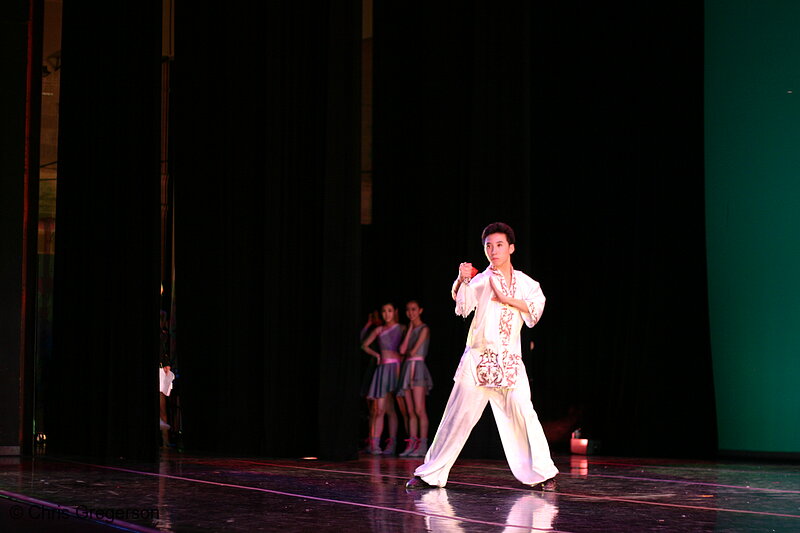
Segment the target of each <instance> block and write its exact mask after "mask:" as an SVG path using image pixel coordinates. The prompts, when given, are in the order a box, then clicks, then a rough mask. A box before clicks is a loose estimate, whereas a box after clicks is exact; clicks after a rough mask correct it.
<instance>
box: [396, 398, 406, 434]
mask: <svg viewBox="0 0 800 533" xmlns="http://www.w3.org/2000/svg"><path fill="white" fill-rule="evenodd" d="M392 396H394V395H392ZM397 408H398V409H399V410H400V416H402V417H403V428H404V429H405V430H406V434H409V429H408V417H409V415H410V411H409V410H408V409H407V408H406V402H404V401H403V397H400V398H397Z"/></svg>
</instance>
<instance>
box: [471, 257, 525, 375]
mask: <svg viewBox="0 0 800 533" xmlns="http://www.w3.org/2000/svg"><path fill="white" fill-rule="evenodd" d="M493 275H497V276H498V277H499V278H500V289H501V290H502V291H503V294H504V295H506V296H509V297H511V298H513V297H514V293H515V291H516V285H517V283H516V281H517V280H516V276H514V274H513V271H512V274H511V284H510V286H509V285H507V284H506V280H505V277H504V276H503V275H502V274H500V272H499V271H497V270H493ZM513 325H514V312H513V311H512V310H511V308H509V307H508V306H505V305H504V306H503V307H502V309H500V317H499V321H498V328H499V330H498V332H499V334H500V343H501V345H502V348H503V350H502V352H501V353H500V354H497V353H495V352H493V351H492V350H491V349H489V348H486V349H485V350H484V351H483V353H482V354H481V360H480V361H479V362H478V364H477V365H476V368H475V371H476V372H475V374H476V376H477V380H478V385H479V386H481V387H515V386H516V384H517V376H518V375H519V365H520V364H521V363H522V356H521V355H520V354H514V353H509V351H508V346H509V344H510V342H511V332H512V328H513Z"/></svg>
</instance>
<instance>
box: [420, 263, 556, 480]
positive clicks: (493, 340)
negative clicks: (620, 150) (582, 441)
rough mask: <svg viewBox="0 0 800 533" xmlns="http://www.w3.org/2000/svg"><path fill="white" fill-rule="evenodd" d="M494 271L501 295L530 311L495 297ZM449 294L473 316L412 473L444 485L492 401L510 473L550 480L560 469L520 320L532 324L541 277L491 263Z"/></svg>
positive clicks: (540, 298) (540, 306)
mask: <svg viewBox="0 0 800 533" xmlns="http://www.w3.org/2000/svg"><path fill="white" fill-rule="evenodd" d="M492 278H493V279H494V283H495V286H496V287H497V288H498V289H500V290H502V291H503V293H504V294H505V295H507V296H509V297H511V298H515V299H519V300H523V301H525V303H526V305H527V307H528V312H527V313H522V312H521V311H520V310H519V309H517V308H515V307H512V306H510V305H503V304H501V303H499V302H497V301H493V300H492V298H493V297H494V291H493V290H492V287H491V285H490V282H489V280H490V279H492ZM455 298H456V307H455V312H456V314H457V315H459V316H463V317H467V316H468V315H469V314H470V313H471V312H472V311H473V310H474V311H475V316H474V317H473V319H472V323H471V325H470V328H469V334H468V336H467V346H466V348H465V349H464V353H463V355H462V356H461V362H460V363H459V365H458V369H457V370H456V374H455V377H454V381H455V384H454V385H453V391H452V392H451V393H450V399H449V400H448V402H447V407H446V408H445V412H444V415H443V416H442V421H441V423H440V424H439V429H438V430H437V431H436V437H435V438H434V440H433V443H432V444H431V447H430V449H429V450H428V453H427V455H426V456H425V463H424V464H423V465H421V466H420V467H418V468H417V469H416V471H415V472H414V475H416V476H419V477H421V478H422V479H423V480H424V481H425V482H426V483H429V484H431V485H436V486H439V487H444V486H445V484H446V483H447V477H448V475H449V473H450V469H451V468H452V466H453V464H454V463H455V461H456V459H457V458H458V454H459V453H460V452H461V449H462V448H463V447H464V443H466V441H467V438H468V437H469V434H470V432H471V431H472V428H473V427H474V426H475V424H476V423H477V422H478V420H479V419H480V417H481V414H482V413H483V410H484V408H485V407H486V404H487V403H491V406H492V411H493V412H494V417H495V421H496V422H497V428H498V430H499V432H500V439H501V441H502V443H503V449H504V450H505V454H506V458H507V460H508V464H509V466H510V467H511V471H512V473H513V474H514V476H515V477H516V478H517V479H518V480H520V481H521V482H522V483H524V484H534V483H538V482H540V481H544V480H546V479H550V478H551V477H553V476H555V475H556V474H557V473H558V469H557V468H556V467H555V465H554V464H553V460H552V459H551V457H550V448H549V446H548V444H547V439H546V438H545V435H544V431H543V430H542V425H541V424H540V423H539V418H538V417H537V416H536V412H535V411H534V410H533V404H532V403H531V392H530V385H529V383H528V375H527V373H526V372H525V365H524V364H523V362H522V355H521V352H522V350H521V345H520V329H521V328H522V324H523V323H524V324H525V325H527V326H528V327H533V326H534V325H535V324H536V323H537V322H538V321H539V318H540V317H541V316H542V311H543V310H544V303H545V297H544V294H542V290H541V288H540V287H539V283H538V282H537V281H535V280H533V279H531V278H530V277H529V276H527V275H526V274H524V273H523V272H520V271H519V270H514V271H513V273H512V279H511V283H510V284H507V283H506V281H505V277H504V276H503V275H502V273H500V272H499V271H498V270H496V269H495V268H494V267H492V266H490V267H489V268H487V269H486V270H484V271H483V272H481V273H479V274H477V275H476V276H475V277H474V278H473V279H472V280H471V281H470V282H469V284H463V283H462V284H461V286H460V287H459V288H458V293H457V294H455Z"/></svg>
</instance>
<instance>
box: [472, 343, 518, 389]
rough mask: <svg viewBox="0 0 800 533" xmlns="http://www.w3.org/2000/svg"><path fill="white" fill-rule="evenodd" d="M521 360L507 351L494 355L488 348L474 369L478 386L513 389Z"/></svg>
mask: <svg viewBox="0 0 800 533" xmlns="http://www.w3.org/2000/svg"><path fill="white" fill-rule="evenodd" d="M521 359H522V357H521V356H520V355H518V354H512V353H508V350H503V353H501V354H496V353H494V352H493V351H491V350H490V349H488V348H487V349H485V350H484V351H483V353H482V354H481V360H480V362H479V363H478V365H477V367H476V369H475V370H476V376H477V378H478V385H479V386H481V387H515V386H516V385H517V376H518V375H519V365H520V362H521Z"/></svg>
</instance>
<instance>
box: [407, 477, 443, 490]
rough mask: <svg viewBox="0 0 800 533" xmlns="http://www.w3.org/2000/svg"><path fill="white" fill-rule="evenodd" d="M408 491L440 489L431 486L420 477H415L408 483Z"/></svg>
mask: <svg viewBox="0 0 800 533" xmlns="http://www.w3.org/2000/svg"><path fill="white" fill-rule="evenodd" d="M406 488H407V489H438V488H439V487H437V486H436V485H431V484H429V483H426V482H425V481H423V480H422V478H421V477H419V476H414V477H412V478H411V479H409V480H408V481H407V482H406Z"/></svg>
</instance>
